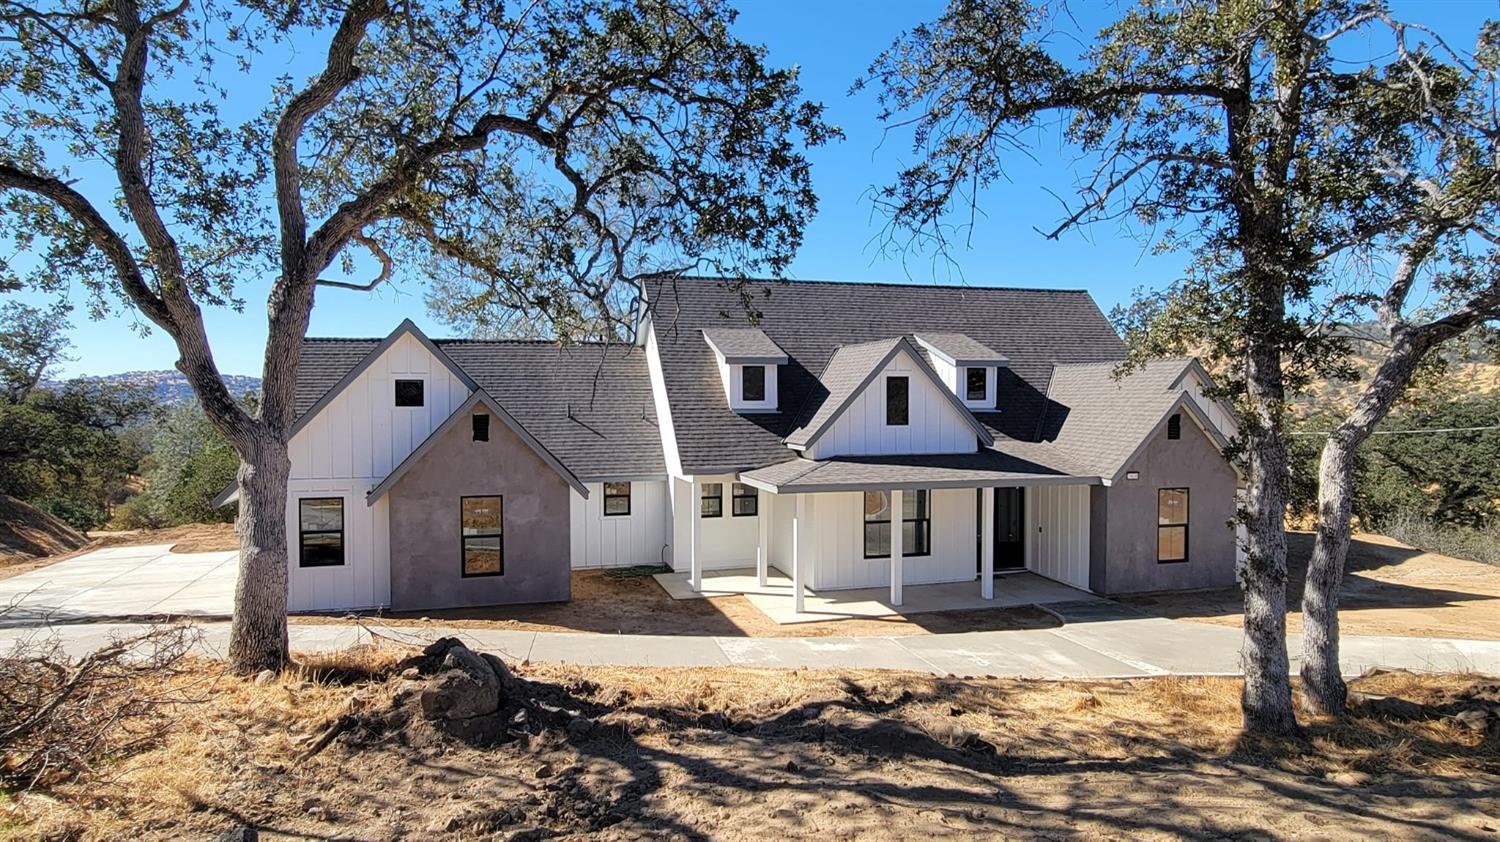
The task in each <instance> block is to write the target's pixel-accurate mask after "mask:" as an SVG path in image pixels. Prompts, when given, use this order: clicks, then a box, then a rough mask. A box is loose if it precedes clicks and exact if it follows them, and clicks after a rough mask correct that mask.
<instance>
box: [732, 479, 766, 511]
mask: <svg viewBox="0 0 1500 842" xmlns="http://www.w3.org/2000/svg"><path fill="white" fill-rule="evenodd" d="M730 493H732V494H733V495H734V500H733V503H732V506H733V513H734V516H735V517H755V515H756V514H757V513H758V508H757V507H758V506H759V505H760V497H759V495H758V493H757V492H756V490H755V489H754V488H751V487H750V486H748V485H746V484H744V483H743V482H737V483H735V484H734V485H733V486H732V488H731V492H730Z"/></svg>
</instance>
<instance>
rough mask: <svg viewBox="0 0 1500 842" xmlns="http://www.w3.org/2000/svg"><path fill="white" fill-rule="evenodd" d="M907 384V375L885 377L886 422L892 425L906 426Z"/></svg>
mask: <svg viewBox="0 0 1500 842" xmlns="http://www.w3.org/2000/svg"><path fill="white" fill-rule="evenodd" d="M907 386H908V382H907V379H906V378H905V377H887V378H886V379H885V423H886V424H888V425H890V426H893V427H904V426H906V419H907Z"/></svg>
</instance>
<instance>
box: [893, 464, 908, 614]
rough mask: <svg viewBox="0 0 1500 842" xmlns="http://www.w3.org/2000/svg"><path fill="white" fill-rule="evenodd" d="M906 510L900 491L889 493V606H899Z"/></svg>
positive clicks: (894, 490) (895, 490)
mask: <svg viewBox="0 0 1500 842" xmlns="http://www.w3.org/2000/svg"><path fill="white" fill-rule="evenodd" d="M905 512H906V510H905V509H904V508H902V500H901V489H899V488H897V489H893V490H892V491H891V605H894V606H899V605H900V604H901V585H902V584H903V582H902V578H903V576H904V574H903V573H902V570H901V552H902V549H903V548H902V546H901V538H902V533H904V532H905V531H906V530H905V529H904V528H903V527H904V526H905V525H906V522H905V518H904V517H903V515H904V514H905Z"/></svg>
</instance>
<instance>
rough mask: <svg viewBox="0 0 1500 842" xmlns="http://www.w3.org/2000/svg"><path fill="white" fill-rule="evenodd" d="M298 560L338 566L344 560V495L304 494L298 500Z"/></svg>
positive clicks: (305, 565)
mask: <svg viewBox="0 0 1500 842" xmlns="http://www.w3.org/2000/svg"><path fill="white" fill-rule="evenodd" d="M297 536H298V537H297V559H298V561H297V563H298V565H299V566H301V567H338V566H340V565H342V564H343V563H344V498H342V497H304V498H302V499H301V500H298V501H297Z"/></svg>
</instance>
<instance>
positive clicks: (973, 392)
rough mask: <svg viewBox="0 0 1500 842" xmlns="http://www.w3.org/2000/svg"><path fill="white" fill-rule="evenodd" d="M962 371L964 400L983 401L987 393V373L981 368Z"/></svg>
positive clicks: (988, 380) (988, 379)
mask: <svg viewBox="0 0 1500 842" xmlns="http://www.w3.org/2000/svg"><path fill="white" fill-rule="evenodd" d="M964 371H965V374H964V398H965V399H966V400H971V401H982V400H984V396H985V394H986V393H987V392H988V391H989V385H990V378H989V374H990V373H989V371H987V370H986V369H983V368H967V369H964Z"/></svg>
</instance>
